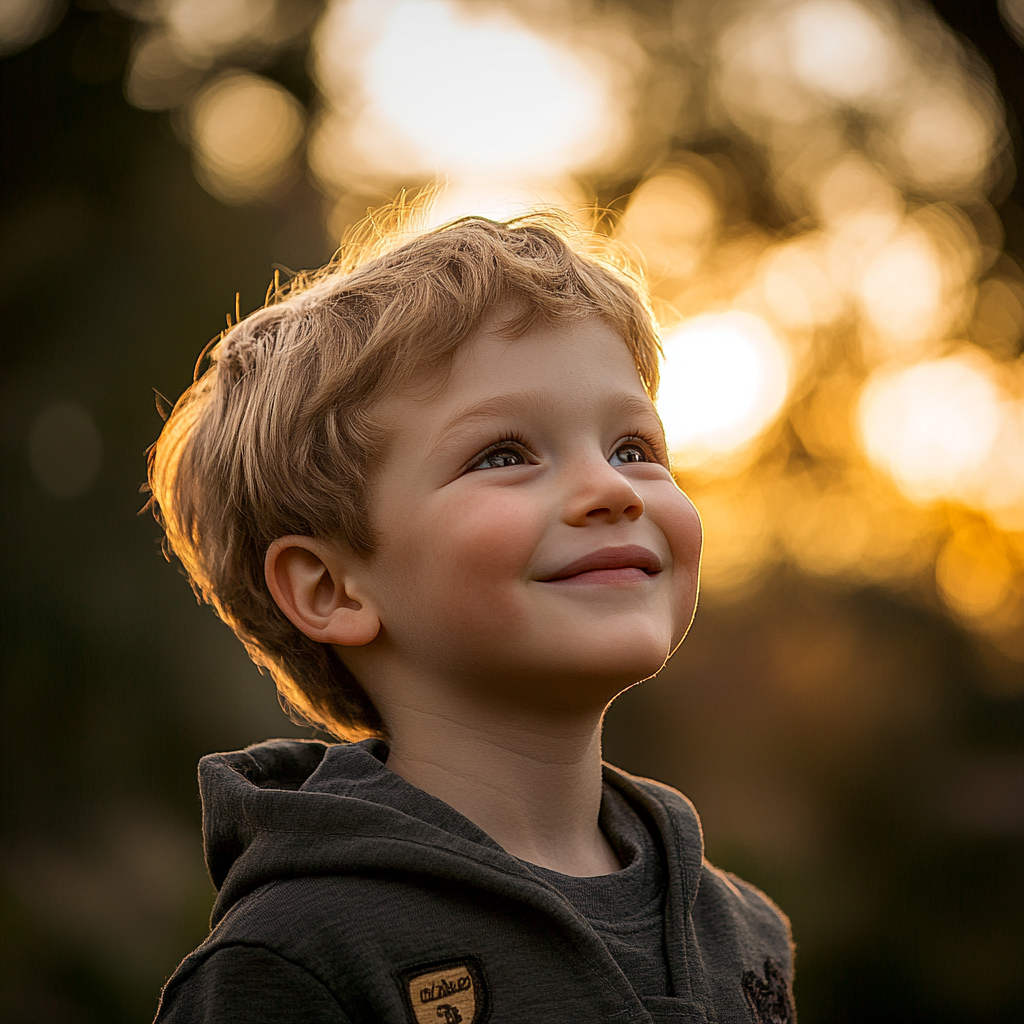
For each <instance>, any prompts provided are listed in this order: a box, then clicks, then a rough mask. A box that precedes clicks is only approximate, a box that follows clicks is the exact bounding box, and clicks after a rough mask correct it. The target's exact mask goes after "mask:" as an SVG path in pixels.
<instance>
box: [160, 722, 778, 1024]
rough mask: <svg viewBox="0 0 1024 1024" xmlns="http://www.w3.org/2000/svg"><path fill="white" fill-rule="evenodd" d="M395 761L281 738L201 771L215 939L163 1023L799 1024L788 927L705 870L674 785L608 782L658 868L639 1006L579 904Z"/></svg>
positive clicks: (186, 975)
mask: <svg viewBox="0 0 1024 1024" xmlns="http://www.w3.org/2000/svg"><path fill="white" fill-rule="evenodd" d="M386 753H387V751H386V747H385V746H384V744H383V743H382V742H381V741H379V740H366V741H364V742H362V743H356V744H334V745H329V744H324V743H320V742H317V741H297V740H274V741H270V742H267V743H263V744H259V745H257V746H254V747H250V748H248V749H246V750H244V751H238V752H236V753H230V754H214V755H210V756H208V757H205V758H203V760H202V762H201V763H200V773H199V774H200V788H201V790H202V796H203V831H204V840H205V846H206V857H207V865H208V867H209V869H210V874H211V877H212V878H213V881H214V884H215V885H216V887H217V889H218V896H217V900H216V903H215V905H214V909H213V915H212V926H213V928H212V931H211V934H210V936H209V938H208V939H207V940H206V941H205V942H204V943H203V944H202V945H201V946H200V947H199V948H198V949H197V950H196V951H195V952H194V953H192V954H191V955H190V956H189V957H187V958H186V959H185V960H184V961H183V962H182V964H181V965H180V966H179V968H178V970H177V971H176V972H175V973H174V975H173V976H172V977H171V979H170V980H169V981H168V983H167V985H166V987H165V989H164V992H163V996H162V998H161V1003H160V1008H159V1011H158V1013H157V1021H158V1022H160V1024H213V1022H215V1021H216V1022H221V1021H227V1022H232V1021H235V1020H238V1021H242V1020H244V1021H246V1022H247V1024H263V1022H295V1024H328V1022H332V1024H370V1022H374V1024H426V1022H427V1021H429V1022H430V1024H437V1022H441V1024H484V1022H485V1021H489V1022H491V1024H504V1022H506V1021H507V1022H513V1021H514V1022H517V1024H533V1022H536V1024H541V1022H556V1021H557V1022H561V1021H566V1022H576V1021H579V1022H591V1021H594V1022H597V1021H609V1022H611V1021H614V1022H616V1024H619V1022H621V1024H627V1022H629V1024H632V1022H636V1024H641V1022H642V1024H650V1022H655V1021H658V1022H660V1021H680V1022H683V1021H686V1022H700V1024H712V1022H715V1024H758V1022H760V1021H762V1020H764V1021H768V1020H770V1021H772V1024H793V1022H795V1019H796V1018H795V1014H794V1013H793V1010H792V999H791V995H790V988H791V985H792V971H793V967H792V950H791V943H790V937H789V925H788V922H787V920H786V918H785V917H784V915H783V914H782V913H781V912H780V911H779V910H778V908H777V907H776V906H775V905H774V904H773V903H772V902H771V901H770V900H769V899H768V898H767V897H766V896H764V895H763V894H762V893H760V892H759V891H758V890H757V889H755V888H754V887H752V886H750V885H748V884H746V883H745V882H742V881H740V880H739V879H738V878H736V877H735V876H733V875H730V874H727V873H725V872H722V871H719V870H718V869H716V868H714V867H712V866H711V865H710V864H708V863H707V862H706V861H705V860H704V858H703V841H702V837H701V831H700V822H699V820H698V818H697V815H696V812H695V811H694V809H693V807H692V805H691V804H690V803H689V801H688V800H686V798H685V797H683V796H682V795H681V794H679V793H678V792H676V791H675V790H673V789H671V788H669V787H667V786H662V785H660V784H658V783H654V782H650V781H648V780H644V779H637V778H634V777H632V776H629V775H627V774H625V773H624V772H620V771H618V770H617V769H615V768H611V767H609V766H606V767H605V782H606V785H607V787H609V788H610V789H611V790H612V791H613V792H614V794H615V795H614V796H613V797H612V798H611V800H613V801H614V800H616V799H618V798H621V799H622V801H624V802H625V804H627V805H628V807H629V808H630V810H631V811H632V812H633V813H635V815H636V816H637V818H638V819H639V820H640V821H641V822H642V823H643V824H644V825H645V826H646V828H647V831H648V834H649V835H650V836H651V837H652V840H653V843H654V844H655V847H656V849H657V853H658V857H657V860H658V862H659V863H660V864H661V865H663V867H662V870H663V872H664V885H663V888H664V897H663V906H664V911H663V914H662V919H663V949H664V959H665V966H666V969H667V979H666V986H665V990H666V992H667V994H666V995H646V994H638V993H637V992H636V991H635V990H634V988H633V986H632V985H631V984H630V981H629V979H628V978H627V976H626V974H625V973H624V972H623V970H622V969H621V967H620V965H619V963H618V962H617V961H616V958H615V957H614V956H613V955H612V953H611V952H610V951H609V946H608V944H606V942H605V941H603V940H602V937H601V935H600V934H599V931H598V930H597V929H596V928H595V925H594V924H592V923H591V921H589V920H588V919H587V916H586V914H584V913H582V912H581V910H580V909H579V908H578V907H577V906H575V905H574V903H573V901H572V900H571V899H569V898H567V897H566V896H565V895H564V894H563V893H562V892H560V891H559V889H558V887H556V886H554V885H552V884H550V882H548V881H546V880H544V879H543V878H542V877H540V875H539V874H538V873H537V872H536V870H531V868H530V867H529V866H528V865H526V864H525V863H523V862H522V861H519V860H517V859H516V858H514V857H512V856H510V855H509V854H507V853H506V852H505V851H504V850H502V849H501V847H499V846H498V845H497V843H495V842H494V840H492V839H491V838H490V837H489V836H488V835H487V834H486V833H485V832H483V831H482V830H481V829H480V828H478V827H477V826H476V825H474V824H473V823H472V822H471V821H469V820H468V819H467V818H465V817H464V816H463V815H461V814H459V813H458V812H457V811H456V810H454V809H453V808H452V807H450V806H449V805H447V804H446V803H444V802H443V801H441V800H438V799H436V798H435V797H432V796H430V795H429V794H427V793H424V792H423V791H422V790H419V789H417V788H416V787H415V786H412V785H410V784H409V783H407V782H405V781H404V780H403V779H401V778H400V777H399V776H398V775H396V774H395V773H394V772H391V771H389V770H388V769H387V768H386V767H385V766H384V764H383V760H384V759H385V758H386ZM620 855H621V854H620ZM761 978H765V979H766V980H765V981H764V982H761V981H760V979H761ZM780 985H781V990H780V988H779V987H780Z"/></svg>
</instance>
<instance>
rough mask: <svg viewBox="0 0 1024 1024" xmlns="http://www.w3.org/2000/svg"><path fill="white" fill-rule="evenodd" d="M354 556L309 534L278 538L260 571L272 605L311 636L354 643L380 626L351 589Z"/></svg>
mask: <svg viewBox="0 0 1024 1024" xmlns="http://www.w3.org/2000/svg"><path fill="white" fill-rule="evenodd" d="M354 557H355V556H354V555H351V554H347V553H345V552H343V551H342V550H341V549H340V548H339V547H338V546H337V545H335V544H331V543H330V542H327V541H321V540H316V539H315V538H313V537H278V538H277V540H275V541H274V542H273V544H271V545H270V547H269V548H268V549H267V557H266V560H265V562H264V573H265V574H266V578H267V586H268V587H269V588H270V593H271V595H272V596H273V598H274V600H275V601H276V602H277V606H278V607H279V608H280V609H281V611H283V612H284V613H285V615H286V616H288V619H289V620H290V621H291V623H292V624H293V625H294V626H295V627H296V629H299V630H300V631H301V632H303V633H305V634H306V636H308V637H309V638H310V639H311V640H317V641H319V642H320V643H324V644H342V645H343V646H345V647H359V646H361V645H362V644H368V643H369V642H370V641H371V640H372V639H373V638H374V637H375V636H376V635H377V633H378V631H379V630H380V619H379V618H378V616H377V613H376V612H375V611H374V610H373V608H372V607H371V606H370V605H369V604H368V603H367V602H366V601H365V600H361V599H360V597H359V596H357V594H356V593H354V592H353V582H352V579H351V576H350V574H349V573H348V572H347V571H346V570H347V568H348V567H349V566H351V564H352V559H353V558H354Z"/></svg>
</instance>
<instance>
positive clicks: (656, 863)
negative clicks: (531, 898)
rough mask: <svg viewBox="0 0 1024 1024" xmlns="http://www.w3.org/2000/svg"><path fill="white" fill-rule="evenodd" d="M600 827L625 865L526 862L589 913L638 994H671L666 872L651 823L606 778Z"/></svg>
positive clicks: (580, 908)
mask: <svg viewBox="0 0 1024 1024" xmlns="http://www.w3.org/2000/svg"><path fill="white" fill-rule="evenodd" d="M601 830H602V831H603V832H604V834H605V836H606V837H607V838H608V840H609V842H610V843H611V845H612V847H613V849H614V850H615V852H616V854H618V857H619V861H620V863H621V864H622V869H621V870H620V871H616V872H614V873H613V874H610V875H595V876H593V877H590V878H577V877H575V876H573V875H563V874H560V873H559V872H557V871H550V870H548V869H547V868H542V867H538V866H537V865H535V864H527V867H529V868H530V870H531V871H532V872H533V873H534V874H535V875H537V876H538V877H540V878H541V879H542V880H543V881H545V882H547V883H548V884H549V885H552V886H554V887H555V888H556V889H557V890H558V891H559V892H560V893H561V894H562V895H563V896H564V897H565V898H566V899H567V900H568V901H569V902H570V903H571V904H572V905H573V906H574V907H575V908H576V909H577V910H578V911H579V912H580V913H581V914H582V915H583V916H584V917H585V918H586V919H587V921H588V922H589V923H590V926H591V927H592V928H593V929H594V931H595V932H597V934H598V935H599V936H600V937H601V941H602V942H603V943H604V944H605V946H606V947H607V948H608V952H609V953H611V955H612V958H613V959H614V960H615V963H616V964H617V965H618V967H619V970H621V971H622V973H623V974H625V976H626V980H627V981H628V982H629V984H630V986H631V987H632V989H633V991H634V992H635V993H636V994H637V995H638V996H641V997H646V996H668V995H670V994H671V992H670V988H671V986H670V984H669V971H668V956H667V954H666V952H665V893H666V886H665V877H666V874H667V872H666V871H665V868H664V864H663V862H662V857H661V854H660V853H659V851H658V845H657V843H656V842H655V841H654V837H653V836H652V835H651V833H650V831H649V829H648V828H647V826H646V825H645V824H644V823H643V821H641V819H640V816H639V815H638V814H637V813H636V811H634V810H633V808H632V807H630V806H629V803H628V802H627V801H626V800H625V799H624V798H623V797H622V796H621V795H620V794H619V793H618V792H617V791H616V790H614V789H612V787H611V786H609V785H608V784H607V783H605V786H604V794H603V796H602V799H601Z"/></svg>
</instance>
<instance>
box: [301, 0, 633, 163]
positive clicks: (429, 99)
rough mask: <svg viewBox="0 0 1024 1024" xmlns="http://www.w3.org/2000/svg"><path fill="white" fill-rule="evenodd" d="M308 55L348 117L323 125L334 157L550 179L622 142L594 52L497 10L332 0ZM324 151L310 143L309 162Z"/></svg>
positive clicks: (412, 1) (423, 0)
mask: <svg viewBox="0 0 1024 1024" xmlns="http://www.w3.org/2000/svg"><path fill="white" fill-rule="evenodd" d="M317 56H318V63H319V75H320V78H321V80H322V82H323V83H324V85H325V87H326V88H327V90H328V91H329V92H330V93H331V94H332V95H333V96H336V97H337V99H338V107H339V110H340V109H341V108H344V109H345V111H347V112H336V116H335V120H339V119H340V120H341V121H343V122H344V123H345V124H346V125H347V126H348V127H347V128H346V129H345V130H344V131H339V129H338V126H337V125H336V126H335V127H334V131H335V136H336V142H335V144H334V146H333V148H332V152H333V154H334V157H335V158H336V159H338V160H342V161H345V160H347V161H349V162H351V161H352V160H353V159H355V161H356V162H357V163H358V162H359V161H362V162H363V163H365V164H366V165H367V166H369V167H376V168H377V170H378V172H379V173H390V174H401V173H403V172H415V173H421V174H427V175H432V174H440V175H442V176H443V175H448V176H450V177H452V178H453V179H456V180H459V181H481V180H483V181H494V180H497V181H517V180H518V181H522V180H531V179H535V178H538V177H543V178H546V179H551V178H554V177H558V176H560V175H561V174H563V173H564V172H566V171H569V170H577V169H581V168H584V167H588V166H590V165H592V164H594V163H595V162H599V161H600V160H601V158H602V157H604V156H606V155H607V153H608V152H609V149H610V148H612V149H614V148H617V147H618V145H620V144H621V141H622V140H621V135H622V132H623V130H624V129H623V117H622V114H621V108H620V104H619V101H618V100H617V99H613V89H612V85H611V82H610V80H609V78H608V74H607V69H605V68H603V67H602V66H601V62H600V60H599V58H598V57H597V55H596V54H594V53H589V54H584V53H582V52H581V51H579V50H578V49H577V50H570V49H569V48H568V47H567V46H565V45H562V44H561V43H560V42H559V41H558V40H556V39H554V38H544V37H542V36H540V35H538V34H536V33H535V32H533V31H531V30H529V29H528V28H527V27H526V26H525V25H523V24H521V23H520V22H518V21H517V20H515V19H514V18H513V17H512V15H511V14H509V13H507V12H504V11H501V10H499V9H497V8H492V9H489V10H487V9H485V10H483V11H481V12H479V13H477V14H472V13H470V12H469V11H468V10H466V9H463V8H461V7H458V6H456V5H455V4H453V3H450V2H447V0H392V2H391V3H390V4H389V3H378V2H375V3H373V4H369V3H368V0H351V2H349V3H341V2H340V0H337V2H336V3H335V4H334V5H333V7H332V8H331V9H330V10H329V12H328V15H327V16H326V17H325V19H324V21H323V22H322V23H321V28H320V32H319V40H318V46H317ZM353 93H354V95H353ZM353 101H354V102H353ZM343 139H344V140H345V141H342V140H343ZM346 144H347V146H348V147H349V148H354V149H355V150H356V153H355V154H352V153H347V152H345V149H346ZM330 159H331V156H330V154H324V153H321V157H320V160H321V163H323V162H325V161H327V162H329V160H330ZM327 176H328V177H330V174H329V169H328V175H327Z"/></svg>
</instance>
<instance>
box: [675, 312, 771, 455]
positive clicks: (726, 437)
mask: <svg viewBox="0 0 1024 1024" xmlns="http://www.w3.org/2000/svg"><path fill="white" fill-rule="evenodd" d="M787 385H788V366H787V360H786V353H785V351H784V349H783V348H782V346H781V344H780V343H779V341H778V340H777V339H776V337H775V335H774V334H772V332H771V330H770V329H769V327H768V326H767V324H765V323H764V321H762V320H760V319H758V318H757V317H755V316H751V315H750V314H748V313H737V312H734V313H721V314H715V315H711V316H703V317H698V318H697V319H695V320H691V321H689V322H687V323H684V324H681V325H680V326H679V327H677V328H676V329H675V330H673V331H671V332H670V333H669V334H668V336H667V337H666V338H665V363H664V366H663V369H662V378H661V393H660V395H659V399H658V411H659V413H660V414H661V418H662V421H663V422H664V424H665V433H666V436H667V438H668V443H669V447H670V449H671V450H672V453H673V455H674V456H675V458H676V460H677V462H678V464H679V465H680V466H682V467H690V466H700V465H705V466H709V464H710V463H712V460H714V459H715V458H716V457H719V456H722V455H726V454H728V453H730V452H733V451H735V450H737V449H740V448H742V447H743V446H744V445H745V444H746V443H747V442H748V441H750V440H751V439H753V438H754V437H755V436H756V435H757V434H758V433H760V431H761V430H763V429H764V427H765V426H767V425H768V423H769V422H770V421H771V420H772V418H773V417H774V416H775V414H776V413H777V412H778V410H779V407H780V406H781V405H782V403H783V401H784V400H785V397H786V389H787ZM709 468H714V467H713V466H709Z"/></svg>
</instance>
